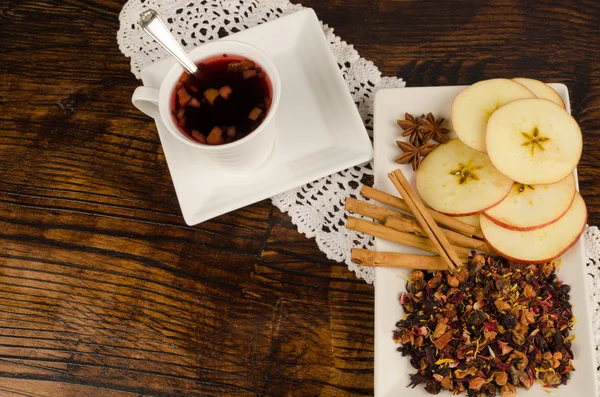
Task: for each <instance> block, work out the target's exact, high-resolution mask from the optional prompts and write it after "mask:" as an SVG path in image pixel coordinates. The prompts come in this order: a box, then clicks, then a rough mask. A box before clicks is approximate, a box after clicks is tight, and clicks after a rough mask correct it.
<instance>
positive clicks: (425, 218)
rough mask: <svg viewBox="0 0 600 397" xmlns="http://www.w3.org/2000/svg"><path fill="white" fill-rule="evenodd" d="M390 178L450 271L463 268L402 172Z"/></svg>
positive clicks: (390, 175) (395, 172)
mask: <svg viewBox="0 0 600 397" xmlns="http://www.w3.org/2000/svg"><path fill="white" fill-rule="evenodd" d="M388 176H389V178H390V180H391V181H392V183H393V184H394V186H395V187H396V189H397V190H398V193H400V195H401V196H402V197H403V198H404V202H405V203H406V204H407V205H408V207H409V208H410V210H411V212H412V213H413V215H414V216H415V217H416V218H417V220H418V221H419V224H420V225H421V227H422V228H423V230H424V231H425V233H426V234H427V236H428V237H429V239H430V240H431V242H432V243H433V245H434V246H435V248H436V250H437V252H438V253H439V255H440V256H441V257H442V259H444V261H445V262H446V264H447V265H448V270H450V271H451V272H455V271H456V270H457V269H458V268H460V267H461V266H462V262H461V261H460V259H459V258H458V255H457V254H456V252H455V250H454V248H452V246H451V245H450V243H449V242H448V239H447V238H446V236H445V235H444V234H443V233H442V231H441V230H440V228H439V227H438V225H437V223H435V221H434V220H433V218H432V217H431V214H430V213H429V212H428V211H427V209H426V208H425V205H424V204H423V203H422V202H421V199H420V198H419V197H418V196H417V193H416V192H415V191H414V190H413V188H412V186H410V183H409V182H408V180H407V179H406V178H405V177H404V174H403V173H402V171H400V170H396V171H393V172H392V173H390V174H388Z"/></svg>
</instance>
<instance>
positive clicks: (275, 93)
mask: <svg viewBox="0 0 600 397" xmlns="http://www.w3.org/2000/svg"><path fill="white" fill-rule="evenodd" d="M223 54H228V55H237V56H241V57H244V58H248V59H250V60H252V61H254V62H256V63H257V65H258V66H260V67H261V68H262V69H263V70H264V71H265V73H266V74H267V76H268V77H269V80H270V82H271V89H272V98H271V99H272V101H271V107H270V108H269V111H268V113H267V116H266V117H265V119H264V120H263V122H262V123H261V124H260V125H259V126H258V128H257V129H256V130H254V131H252V132H251V133H250V134H248V135H247V136H245V137H244V138H242V139H240V140H237V141H234V142H231V143H226V144H223V145H214V146H213V145H206V144H202V143H199V142H197V141H195V140H193V139H192V138H190V137H188V136H187V135H186V134H184V133H183V132H182V131H181V130H180V129H179V127H178V126H177V125H176V124H175V120H174V117H173V115H172V114H171V103H172V102H171V101H172V97H173V96H174V95H176V93H175V85H176V84H177V82H178V80H179V78H180V77H181V74H182V73H183V72H184V69H183V67H182V66H181V65H179V64H176V65H174V66H173V67H172V68H171V69H170V70H169V72H168V73H167V75H166V76H165V78H164V80H163V82H162V84H161V85H160V88H151V87H144V86H142V87H138V88H137V89H136V90H135V92H134V93H133V97H132V102H133V104H134V106H135V107H137V108H138V109H139V110H141V111H142V112H144V113H146V114H147V115H149V116H151V117H156V107H157V106H158V113H159V115H158V116H159V118H160V120H161V121H162V122H163V123H164V125H165V126H166V127H167V130H169V132H170V133H171V134H172V135H173V136H174V137H175V138H177V139H178V140H179V141H181V142H183V143H185V144H187V145H189V146H192V147H194V148H195V149H196V150H197V151H198V156H206V157H207V158H210V159H211V160H212V161H213V162H215V163H216V164H218V165H220V166H221V167H222V168H224V169H225V170H227V171H231V172H234V173H243V172H246V171H249V170H251V169H254V168H256V167H258V166H260V165H261V164H262V163H264V162H265V160H266V159H267V158H268V157H269V155H270V154H271V151H272V149H273V143H274V141H275V135H276V129H275V123H274V121H275V120H274V119H275V114H276V113H277V108H278V106H279V99H280V97H281V80H280V78H279V73H278V72H277V68H276V67H275V65H274V64H273V61H271V59H270V58H269V57H268V56H267V55H266V54H265V53H264V52H262V51H261V50H259V49H258V48H256V47H254V46H251V45H249V44H245V43H241V42H237V41H231V40H219V41H215V42H211V43H207V44H203V45H201V46H200V47H198V48H196V49H194V50H192V51H191V52H190V53H189V54H188V55H189V57H190V58H191V59H192V61H194V62H195V63H199V62H202V61H203V60H206V59H210V58H213V57H215V56H220V55H223Z"/></svg>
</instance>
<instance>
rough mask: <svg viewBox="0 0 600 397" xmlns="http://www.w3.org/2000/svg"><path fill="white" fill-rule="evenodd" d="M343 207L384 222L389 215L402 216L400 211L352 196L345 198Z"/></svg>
mask: <svg viewBox="0 0 600 397" xmlns="http://www.w3.org/2000/svg"><path fill="white" fill-rule="evenodd" d="M344 209H345V210H346V211H350V212H354V213H355V214H359V215H363V216H368V217H369V218H373V219H375V220H376V221H380V222H385V220H386V219H387V218H389V217H390V216H402V213H401V212H398V211H394V210H391V209H389V208H385V207H380V206H378V205H375V204H371V203H367V202H366V201H360V200H357V199H355V198H352V197H348V198H347V199H346V203H345V204H344Z"/></svg>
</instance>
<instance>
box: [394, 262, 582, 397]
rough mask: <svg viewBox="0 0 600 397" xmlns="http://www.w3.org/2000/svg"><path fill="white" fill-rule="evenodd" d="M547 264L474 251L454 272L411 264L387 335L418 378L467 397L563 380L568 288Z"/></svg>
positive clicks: (432, 389) (434, 389)
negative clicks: (400, 311)
mask: <svg viewBox="0 0 600 397" xmlns="http://www.w3.org/2000/svg"><path fill="white" fill-rule="evenodd" d="M555 271H556V264H555V263H554V262H552V263H547V264H544V265H522V264H515V263H512V262H509V261H508V260H506V259H503V258H499V257H491V256H482V255H475V256H474V257H473V259H472V260H471V263H470V265H469V266H468V268H463V269H462V270H461V271H460V272H459V273H458V274H456V275H452V274H450V273H448V272H445V271H444V272H435V273H424V272H422V271H420V270H415V271H413V272H412V273H411V279H410V281H409V282H408V285H407V292H406V293H403V294H402V295H401V296H400V304H401V305H402V307H403V308H404V312H405V316H404V319H402V320H400V321H398V322H397V323H396V327H397V329H396V330H395V331H394V334H393V337H394V340H395V341H396V343H399V344H400V347H398V351H399V352H401V353H402V355H404V356H406V355H409V356H410V363H411V365H412V366H413V367H414V368H415V369H416V372H415V373H413V374H411V383H410V385H409V386H412V387H415V386H417V385H419V384H421V383H423V384H425V390H426V391H428V392H429V393H431V394H437V393H439V392H440V391H441V390H442V389H445V390H449V391H452V392H454V393H457V394H458V393H461V392H467V395H468V396H469V397H473V396H495V395H496V394H497V393H501V395H502V397H510V396H515V394H516V388H517V387H525V388H527V389H529V388H530V387H531V386H532V385H533V383H534V382H535V381H538V382H541V383H542V384H543V385H544V386H547V387H557V386H559V385H561V384H566V382H567V381H568V379H569V377H570V373H571V371H573V370H574V368H573V365H572V362H571V361H572V359H573V352H572V350H571V341H572V340H573V339H574V337H573V336H570V335H569V331H570V330H571V329H572V327H573V321H574V319H573V313H572V311H571V305H570V303H569V292H570V287H569V286H568V285H566V284H563V283H562V282H561V281H560V280H558V279H557V277H556V273H555Z"/></svg>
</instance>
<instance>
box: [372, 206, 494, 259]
mask: <svg viewBox="0 0 600 397" xmlns="http://www.w3.org/2000/svg"><path fill="white" fill-rule="evenodd" d="M361 215H364V214H361ZM366 216H368V215H366ZM384 222H385V226H387V227H390V228H392V229H394V230H398V231H400V232H406V233H412V234H415V235H417V236H421V237H424V236H425V231H424V230H423V228H422V227H421V225H419V223H418V222H417V221H416V220H414V219H412V218H408V217H406V216H402V215H400V216H398V215H391V216H388V217H387V218H386V219H385V221H384ZM440 230H441V231H442V233H443V234H444V235H445V236H446V238H447V239H448V241H449V242H450V244H453V245H457V246H459V247H465V248H471V249H475V250H478V251H482V252H485V253H486V254H490V255H491V254H492V250H491V249H490V247H489V246H488V245H487V244H486V243H485V241H481V240H477V239H474V238H471V237H467V236H465V235H462V234H460V233H456V232H455V231H452V230H448V229H443V228H440Z"/></svg>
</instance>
